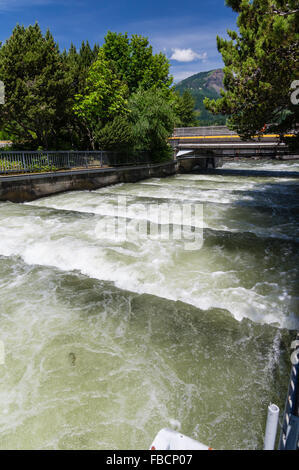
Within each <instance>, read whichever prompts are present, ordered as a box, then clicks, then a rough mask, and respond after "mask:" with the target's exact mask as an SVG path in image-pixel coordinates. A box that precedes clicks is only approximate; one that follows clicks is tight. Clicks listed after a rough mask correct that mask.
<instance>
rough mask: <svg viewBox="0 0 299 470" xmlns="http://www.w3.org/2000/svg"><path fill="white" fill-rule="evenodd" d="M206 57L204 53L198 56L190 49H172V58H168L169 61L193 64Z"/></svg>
mask: <svg viewBox="0 0 299 470" xmlns="http://www.w3.org/2000/svg"><path fill="white" fill-rule="evenodd" d="M207 57H208V55H207V53H206V52H204V53H203V54H198V53H197V52H194V51H193V50H192V49H190V48H189V49H179V48H175V49H172V56H171V57H170V59H171V60H176V61H177V62H194V61H195V60H199V59H201V60H205V59H207Z"/></svg>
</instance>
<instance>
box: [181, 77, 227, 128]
mask: <svg viewBox="0 0 299 470" xmlns="http://www.w3.org/2000/svg"><path fill="white" fill-rule="evenodd" d="M223 78H224V72H223V70H222V69H214V70H209V71H207V72H199V73H196V74H194V75H191V77H188V78H185V79H184V80H182V81H181V82H179V83H178V84H177V85H176V87H175V88H176V90H178V91H179V93H180V94H183V93H184V91H185V90H189V91H190V93H191V95H192V96H193V98H194V100H195V110H196V111H197V112H199V117H198V122H199V124H200V125H217V124H218V125H223V124H225V123H226V117H225V116H222V115H221V114H218V115H214V114H212V113H210V112H209V111H207V110H206V108H205V106H204V104H203V100H204V98H210V99H217V98H219V97H220V90H221V89H224V85H223Z"/></svg>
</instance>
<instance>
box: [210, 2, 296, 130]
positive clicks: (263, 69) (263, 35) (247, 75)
mask: <svg viewBox="0 0 299 470" xmlns="http://www.w3.org/2000/svg"><path fill="white" fill-rule="evenodd" d="M226 3H227V5H228V6H230V7H232V9H233V10H234V11H236V12H237V13H239V16H238V19H237V25H238V28H239V33H237V32H235V31H228V34H229V36H230V39H229V40H225V39H221V38H219V37H217V45H218V50H219V51H220V53H221V54H222V57H223V61H224V63H225V68H224V73H225V77H224V86H225V88H226V91H225V92H224V91H223V92H222V97H221V98H220V99H219V100H216V101H215V100H209V99H206V100H205V105H206V107H207V109H209V110H210V111H212V112H213V113H215V114H218V113H221V114H226V115H229V116H230V118H229V121H228V124H229V126H230V127H231V128H232V129H234V130H236V131H237V132H238V133H239V134H240V135H241V136H243V137H244V138H250V137H252V136H254V135H255V134H257V133H260V132H261V131H262V130H264V129H265V124H270V130H272V131H275V132H278V133H279V134H281V136H283V134H284V133H287V132H290V131H293V132H296V133H297V134H298V121H299V115H298V112H299V111H298V105H296V104H293V103H292V101H291V94H292V92H293V91H294V90H292V88H291V86H292V83H293V81H294V80H296V79H298V78H299V59H298V46H299V34H298V25H299V8H298V0H227V1H226Z"/></svg>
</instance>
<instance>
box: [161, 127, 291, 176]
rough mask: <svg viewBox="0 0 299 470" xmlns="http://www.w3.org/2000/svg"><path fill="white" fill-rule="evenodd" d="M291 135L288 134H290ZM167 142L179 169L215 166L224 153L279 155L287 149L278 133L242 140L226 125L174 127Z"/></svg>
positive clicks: (257, 155)
mask: <svg viewBox="0 0 299 470" xmlns="http://www.w3.org/2000/svg"><path fill="white" fill-rule="evenodd" d="M289 137H291V135H290V136H289ZM169 143H170V144H171V146H172V147H173V149H174V158H175V159H177V160H179V161H180V165H181V166H182V169H185V170H186V171H190V170H191V169H192V167H194V166H199V167H200V168H208V167H212V168H217V167H220V166H222V162H223V158H224V157H242V156H244V157H245V156H246V157H259V158H260V157H265V158H267V157H268V158H269V157H277V156H278V157H279V156H281V155H284V154H285V153H286V152H287V146H286V145H285V144H284V143H281V142H280V140H279V135H277V134H262V135H260V136H255V137H254V138H253V139H252V140H250V141H244V140H242V139H241V138H240V136H239V135H238V134H237V133H236V132H233V131H231V130H230V129H228V128H227V127H226V126H210V127H181V128H175V129H174V132H173V135H172V137H171V138H170V139H169Z"/></svg>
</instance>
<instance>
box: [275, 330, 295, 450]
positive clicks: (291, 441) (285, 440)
mask: <svg viewBox="0 0 299 470" xmlns="http://www.w3.org/2000/svg"><path fill="white" fill-rule="evenodd" d="M294 349H295V351H294V353H293V354H294V355H295V356H296V357H297V359H296V361H294V364H293V365H292V369H291V376H290V382H289V389H288V393H287V399H286V405H285V411H284V417H283V423H282V428H281V434H280V440H279V447H278V448H279V450H298V449H299V362H297V361H298V360H299V332H298V333H297V337H296V340H295V341H294ZM295 362H296V363H295Z"/></svg>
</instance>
